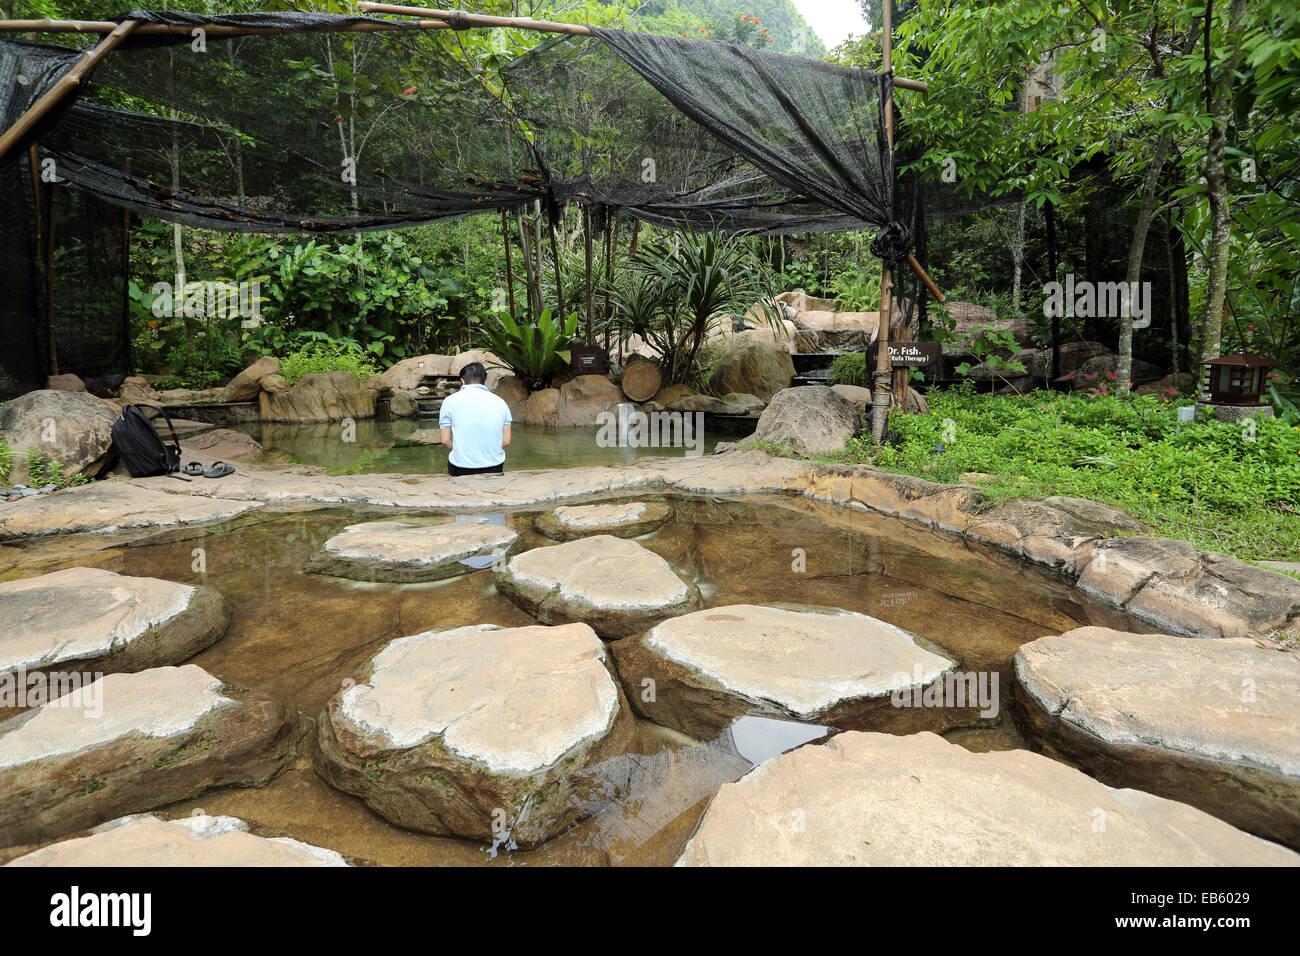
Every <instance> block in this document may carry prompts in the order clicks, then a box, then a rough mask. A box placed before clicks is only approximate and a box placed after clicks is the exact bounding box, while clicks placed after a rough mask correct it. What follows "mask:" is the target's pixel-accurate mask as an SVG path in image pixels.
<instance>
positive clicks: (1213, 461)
mask: <svg viewBox="0 0 1300 956" xmlns="http://www.w3.org/2000/svg"><path fill="white" fill-rule="evenodd" d="M967 384H969V383H967ZM927 399H928V401H929V405H930V409H931V414H930V415H927V416H918V415H894V416H891V417H890V420H889V424H890V428H891V429H892V430H894V431H895V432H897V434H898V440H897V442H896V443H893V444H889V445H886V446H884V447H882V448H879V449H875V448H873V447H872V446H871V444H870V442H869V441H867V440H863V439H850V442H849V444H850V446H851V450H850V452H849V453H848V455H847V457H848V458H849V460H852V461H869V462H871V463H873V464H875V465H877V466H879V467H883V468H887V469H889V470H891V471H898V472H902V473H905V474H912V475H918V476H921V477H925V478H928V479H930V480H933V481H944V482H956V481H961V480H962V475H963V474H965V473H967V472H979V473H984V474H988V475H992V476H993V478H994V480H993V481H992V482H990V483H989V484H987V485H986V486H985V488H984V491H985V493H986V494H987V495H988V496H989V497H990V498H991V499H992V500H994V501H1002V500H1006V499H1008V498H1016V497H1046V496H1048V495H1070V496H1074V497H1080V498H1089V499H1092V500H1094V501H1101V502H1106V503H1108V504H1112V505H1116V506H1118V507H1121V508H1125V509H1127V510H1128V511H1130V512H1131V513H1133V514H1134V515H1135V516H1136V517H1138V518H1139V519H1140V520H1142V521H1143V522H1145V523H1146V524H1147V525H1148V526H1150V527H1151V529H1152V530H1153V531H1154V532H1155V533H1156V534H1162V535H1168V536H1170V537H1176V538H1184V539H1187V540H1190V541H1192V542H1193V543H1195V544H1196V545H1197V546H1198V547H1202V548H1206V549H1209V550H1215V551H1227V552H1230V553H1233V554H1237V555H1238V556H1240V557H1243V558H1250V559H1279V558H1281V559H1285V558H1286V557H1287V556H1288V555H1295V554H1296V553H1297V552H1298V551H1300V521H1297V519H1296V512H1295V510H1294V507H1295V502H1297V501H1300V425H1297V424H1294V423H1290V422H1286V421H1282V420H1278V419H1269V420H1264V421H1253V420H1252V421H1253V424H1252V425H1250V426H1245V425H1241V424H1230V423H1224V422H1215V421H1197V422H1193V423H1182V424H1180V423H1178V421H1177V415H1176V411H1175V406H1174V405H1173V404H1171V403H1170V402H1169V401H1167V400H1165V399H1161V398H1157V397H1155V396H1135V397H1133V398H1131V399H1120V398H1116V397H1113V396H1102V397H1095V398H1088V397H1082V396H1063V395H1058V394H1057V393H1055V392H1041V391H1040V392H1036V393H1034V394H1032V395H1025V396H1006V397H1003V396H996V397H990V396H977V395H975V394H974V390H973V389H972V388H966V389H954V390H951V391H931V392H930V393H929V395H928V396H927ZM936 446H942V448H943V450H942V451H941V452H939V451H936Z"/></svg>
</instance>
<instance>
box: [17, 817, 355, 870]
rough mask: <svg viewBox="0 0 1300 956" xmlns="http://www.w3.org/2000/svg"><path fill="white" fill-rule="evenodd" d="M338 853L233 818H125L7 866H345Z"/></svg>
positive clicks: (34, 852)
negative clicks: (262, 832)
mask: <svg viewBox="0 0 1300 956" xmlns="http://www.w3.org/2000/svg"><path fill="white" fill-rule="evenodd" d="M347 865H348V862H347V861H346V860H345V859H344V858H343V856H342V855H341V854H339V853H336V852H335V851H333V850H326V849H324V848H323V847H318V846H312V845H311V844H310V843H302V842H301V841H299V840H291V839H289V838H287V837H274V838H267V837H260V836H254V835H253V834H252V833H249V832H248V824H247V823H245V822H244V821H243V820H240V819H239V818H237V817H209V816H204V815H202V814H199V815H197V816H192V817H182V818H180V819H179V820H163V819H162V818H160V817H156V816H153V815H142V816H129V817H122V818H121V819H118V820H113V821H112V822H110V823H105V824H103V825H102V826H98V827H96V828H95V829H94V830H93V831H91V834H90V835H89V836H84V837H77V838H75V839H72V840H62V841H60V842H59V843H54V844H51V845H50V846H47V847H42V848H41V849H39V850H34V851H33V852H31V853H28V854H26V855H24V856H20V857H18V858H17V859H15V860H10V861H9V862H8V863H6V864H5V866H80V867H92V866H94V867H99V866H168V867H170V866H347Z"/></svg>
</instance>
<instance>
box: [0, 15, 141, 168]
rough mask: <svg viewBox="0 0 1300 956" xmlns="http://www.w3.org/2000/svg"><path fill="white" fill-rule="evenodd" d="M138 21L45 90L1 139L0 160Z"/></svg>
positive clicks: (122, 25) (123, 25) (121, 27)
mask: <svg viewBox="0 0 1300 956" xmlns="http://www.w3.org/2000/svg"><path fill="white" fill-rule="evenodd" d="M138 23H139V21H138V20H124V21H122V23H120V24H118V26H117V29H115V30H114V31H113V32H112V33H110V34H109V35H108V36H106V37H104V39H102V40H100V41H99V43H97V44H95V46H94V47H92V48H91V49H90V50H88V51H86V53H85V54H84V55H83V56H82V57H81V59H80V60H78V61H77V62H76V64H75V65H74V66H73V67H72V69H70V70H68V72H67V73H64V74H63V76H61V77H59V79H58V81H57V82H56V83H55V84H54V85H53V86H51V87H50V88H49V89H48V90H46V91H45V94H44V95H43V96H42V97H41V98H40V99H39V100H37V101H36V102H35V103H33V104H32V105H31V106H30V107H29V108H28V110H27V112H26V113H24V114H23V115H22V116H20V117H18V119H17V121H16V122H15V123H14V124H13V125H12V126H10V127H9V128H8V129H7V130H5V132H4V135H3V136H0V160H3V159H4V158H5V157H6V156H7V155H8V154H9V151H10V150H11V149H13V148H14V146H15V145H17V143H18V141H19V140H20V139H22V138H23V137H24V136H26V135H27V133H28V132H30V131H31V129H32V128H33V127H34V126H35V125H36V123H37V122H38V121H39V120H40V119H41V117H42V116H44V115H45V114H46V113H48V112H49V111H50V110H52V109H53V108H54V106H55V104H57V103H58V102H59V101H60V100H61V99H63V98H64V97H65V96H67V95H68V94H69V93H71V92H72V89H73V87H75V86H78V85H79V84H80V83H81V80H82V77H84V76H85V75H86V74H87V73H88V72H90V71H91V70H92V69H94V67H95V64H97V63H98V62H99V61H100V60H102V59H103V58H104V57H105V56H107V55H108V52H109V51H110V50H112V49H113V47H115V46H117V45H118V44H119V43H121V42H122V41H123V40H125V39H126V37H127V34H129V33H130V32H131V31H132V30H134V29H135V28H136V26H137V25H138Z"/></svg>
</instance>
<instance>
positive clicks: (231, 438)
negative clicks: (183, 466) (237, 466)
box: [181, 428, 262, 461]
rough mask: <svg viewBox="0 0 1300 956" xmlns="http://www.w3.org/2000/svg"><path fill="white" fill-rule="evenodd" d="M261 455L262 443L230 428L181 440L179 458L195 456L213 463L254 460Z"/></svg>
mask: <svg viewBox="0 0 1300 956" xmlns="http://www.w3.org/2000/svg"><path fill="white" fill-rule="evenodd" d="M261 453H262V443H261V442H259V441H258V440H257V439H256V438H254V437H253V436H252V435H247V434H245V433H244V432H237V431H235V430H234V429H231V428H213V429H211V430H209V431H205V432H203V433H202V434H199V435H194V436H191V437H189V438H183V439H181V457H182V458H183V459H184V460H186V461H188V460H189V458H187V457H186V456H189V455H195V456H197V457H200V458H206V459H211V460H213V461H216V460H220V461H238V460H240V459H245V458H256V457H257V456H258V455H260V454H261Z"/></svg>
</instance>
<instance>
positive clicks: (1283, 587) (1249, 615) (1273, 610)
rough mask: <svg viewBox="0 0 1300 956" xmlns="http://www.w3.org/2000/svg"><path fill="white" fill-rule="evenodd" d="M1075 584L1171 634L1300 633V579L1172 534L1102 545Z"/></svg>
mask: <svg viewBox="0 0 1300 956" xmlns="http://www.w3.org/2000/svg"><path fill="white" fill-rule="evenodd" d="M1079 589H1080V590H1081V591H1083V592H1084V593H1085V594H1089V595H1091V596H1093V597H1095V598H1098V599H1100V600H1102V601H1105V602H1107V603H1109V604H1112V605H1114V606H1116V607H1122V608H1123V609H1124V610H1126V611H1128V613H1130V614H1133V615H1135V616H1137V617H1140V618H1142V619H1143V620H1146V621H1150V622H1152V623H1153V624H1156V625H1159V626H1160V627H1162V628H1166V629H1168V630H1169V631H1171V632H1172V633H1174V634H1184V635H1187V636H1190V637H1256V638H1267V637H1271V636H1273V635H1274V634H1278V633H1295V632H1297V631H1300V581H1297V580H1295V578H1292V577H1288V576H1287V575H1285V574H1278V573H1276V572H1274V571H1266V570H1264V569H1263V568H1257V567H1254V566H1253V565H1249V564H1247V563H1246V562H1244V561H1241V560H1239V559H1237V558H1234V557H1231V556H1230V555H1226V554H1218V553H1216V552H1213V551H1201V550H1200V549H1199V548H1197V547H1195V546H1194V545H1192V544H1190V543H1189V542H1186V541H1179V540H1176V539H1172V538H1140V537H1139V538H1116V539H1114V540H1111V541H1104V542H1101V543H1099V544H1098V545H1097V546H1096V547H1095V548H1094V549H1093V554H1092V558H1091V560H1090V561H1089V562H1088V564H1087V566H1086V567H1085V568H1083V569H1082V573H1081V574H1080V575H1079Z"/></svg>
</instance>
